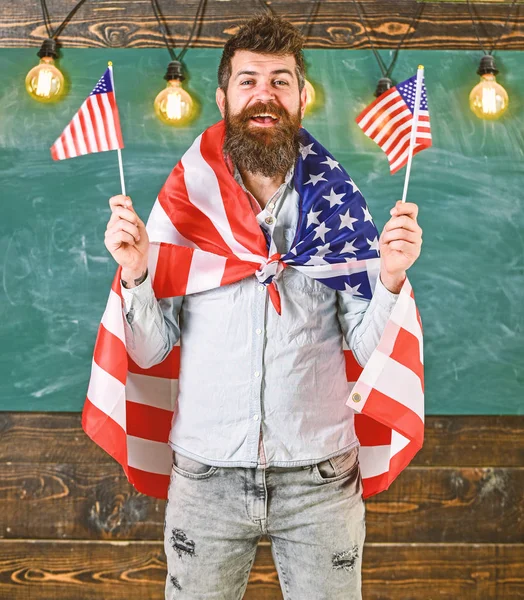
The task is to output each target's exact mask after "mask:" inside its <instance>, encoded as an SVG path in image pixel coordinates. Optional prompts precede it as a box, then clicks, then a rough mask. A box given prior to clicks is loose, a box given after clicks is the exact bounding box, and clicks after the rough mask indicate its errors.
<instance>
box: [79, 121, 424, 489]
mask: <svg viewBox="0 0 524 600" xmlns="http://www.w3.org/2000/svg"><path fill="white" fill-rule="evenodd" d="M224 135H225V126H224V123H223V121H221V122H219V123H217V124H215V125H213V126H212V127H210V128H209V129H207V130H206V131H205V132H204V133H203V134H202V135H201V136H199V137H198V138H197V139H196V140H195V142H194V143H193V145H192V146H191V148H190V149H189V150H188V151H187V152H186V153H185V154H184V156H183V157H182V159H181V160H180V162H179V163H178V164H177V165H176V166H175V168H174V169H173V171H172V172H171V174H170V175H169V177H168V179H167V181H166V183H165V184H164V186H163V187H162V189H161V191H160V193H159V195H158V198H157V200H156V202H155V204H154V206H153V209H152V211H151V214H150V217H149V219H148V222H147V231H148V234H149V238H150V252H149V271H150V275H151V278H152V281H153V289H154V292H155V295H156V297H157V298H159V299H160V298H165V297H170V296H176V295H185V294H191V293H195V292H200V291H204V290H207V289H211V288H215V287H218V286H221V285H227V284H229V283H232V282H234V281H238V280H240V279H243V278H245V277H249V276H255V277H256V278H257V279H258V281H259V282H260V283H262V284H263V285H267V286H268V292H269V293H270V296H271V300H272V302H273V305H274V307H275V309H276V310H277V311H280V302H279V294H278V285H279V277H278V275H279V273H280V272H281V271H282V269H284V268H295V269H297V270H299V271H301V272H303V273H304V274H306V275H308V276H310V277H313V278H315V279H318V280H319V281H322V282H323V283H324V284H325V285H327V286H329V287H331V288H333V289H337V290H345V291H347V292H349V293H352V294H355V295H357V296H360V297H365V298H371V296H372V294H373V290H374V288H375V284H376V280H377V277H378V274H379V271H380V258H379V246H378V232H377V229H376V227H375V224H374V223H373V219H372V217H371V215H370V212H369V209H368V207H367V205H366V202H365V200H364V198H363V196H362V194H361V193H360V191H359V189H358V187H357V186H356V185H355V183H354V182H353V181H352V180H351V178H350V177H349V175H348V174H347V173H346V171H345V170H344V169H343V168H342V166H341V165H340V164H339V163H338V162H337V161H336V160H335V159H334V158H333V156H332V155H331V154H330V153H329V152H328V151H327V150H326V149H325V148H324V147H323V146H322V145H321V144H320V143H319V142H318V141H316V140H315V139H314V138H313V136H311V135H310V134H309V133H308V132H307V131H306V130H305V129H302V130H301V135H302V143H301V146H300V156H299V158H298V160H297V164H296V168H295V173H294V185H295V186H296V189H297V191H298V192H299V196H300V199H301V201H300V216H299V222H298V226H297V231H296V235H295V238H294V240H293V242H292V244H291V250H290V251H289V252H288V253H287V254H285V255H281V254H278V253H277V252H276V248H275V247H274V246H273V243H272V241H271V240H270V239H269V238H268V237H266V236H265V235H264V233H263V231H262V229H261V228H260V226H259V225H258V222H257V221H256V217H255V214H254V212H253V209H252V207H251V205H250V202H249V200H248V198H247V196H246V194H245V192H244V191H243V190H242V188H241V187H240V185H239V184H238V183H237V182H236V181H235V179H234V177H233V175H232V171H231V169H230V168H229V167H228V164H227V162H226V159H225V158H224V156H223V153H222V147H223V141H224ZM120 272H121V270H120V269H118V270H117V273H116V275H115V278H114V280H113V285H112V289H111V292H110V296H109V301H108V304H107V307H106V311H105V313H104V315H103V317H102V323H101V325H100V328H99V332H98V337H97V340H96V343H95V350H94V357H93V363H92V371H91V378H90V382H89V389H88V393H87V398H86V402H85V405H84V411H83V418H82V425H83V428H84V430H85V432H86V433H87V434H88V435H89V436H90V437H91V438H92V439H93V440H94V441H95V442H96V443H97V444H98V445H100V446H101V447H102V448H104V449H105V450H106V451H107V452H108V453H109V454H111V456H113V457H114V458H115V459H116V460H117V461H118V462H119V463H120V464H121V465H122V467H123V469H124V471H125V473H126V475H127V477H128V479H129V481H130V482H131V483H132V484H133V485H134V486H135V487H136V489H137V490H139V491H140V492H143V493H145V494H148V495H151V496H155V497H158V498H166V497H167V489H168V486H169V480H170V473H171V467H172V451H171V448H170V447H169V445H168V438H169V433H170V430H171V425H172V420H173V419H175V418H176V397H177V389H178V377H179V369H180V345H179V344H177V345H176V346H175V347H174V348H173V349H172V351H171V353H170V354H169V355H168V356H167V358H166V359H165V360H164V361H163V362H162V363H160V364H158V365H155V366H153V367H152V368H150V369H142V368H140V367H139V366H138V365H136V364H135V363H134V362H133V360H132V359H131V358H130V356H129V355H128V354H127V350H126V342H125V334H124V315H123V310H122V296H121V288H120ZM344 353H345V357H346V365H347V369H346V370H347V378H348V381H349V382H350V383H351V388H350V389H351V393H350V394H349V396H348V399H347V402H346V404H347V406H348V407H349V408H351V409H353V410H354V411H355V428H356V433H357V436H358V438H359V440H360V444H361V451H360V465H361V472H362V479H363V486H364V492H363V495H364V497H368V496H371V495H373V494H377V493H378V492H380V491H382V490H384V489H387V488H388V487H389V485H390V484H391V483H392V481H393V480H394V479H395V478H396V477H397V475H398V474H399V473H400V472H401V471H402V469H404V467H405V466H406V465H407V464H408V463H409V462H410V461H411V459H412V458H413V456H414V455H415V454H416V452H418V450H419V449H420V448H421V447H422V443H423V437H424V395H423V367H422V362H423V360H422V327H421V323H420V317H419V314H418V310H417V307H416V305H415V300H414V296H413V293H412V290H411V286H410V284H409V281H407V280H406V282H405V284H404V286H403V288H402V291H401V292H400V295H399V299H398V300H397V303H396V304H395V307H394V309H393V312H392V315H391V318H390V319H389V321H388V323H387V326H386V329H385V332H384V335H383V336H382V339H381V340H380V343H379V345H378V347H377V349H376V350H375V352H374V353H373V355H372V356H371V358H370V359H369V361H368V363H367V365H366V367H365V368H364V369H363V370H362V368H361V367H360V366H359V365H358V363H357V362H356V360H355V358H354V357H353V354H352V352H351V351H350V350H348V348H347V347H346V346H344ZM319 360H329V357H319Z"/></svg>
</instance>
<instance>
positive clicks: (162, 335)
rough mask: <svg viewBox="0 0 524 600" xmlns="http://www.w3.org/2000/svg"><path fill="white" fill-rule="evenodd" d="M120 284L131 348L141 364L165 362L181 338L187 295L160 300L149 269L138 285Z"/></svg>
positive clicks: (149, 364)
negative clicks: (181, 325) (180, 320)
mask: <svg viewBox="0 0 524 600" xmlns="http://www.w3.org/2000/svg"><path fill="white" fill-rule="evenodd" d="M120 287H121V290H122V297H123V299H124V306H123V312H124V332H125V337H126V346H127V351H128V353H129V355H130V356H131V358H132V359H133V360H134V361H135V362H136V364H137V365H138V366H139V367H141V368H142V369H148V368H150V367H152V366H153V365H156V364H158V363H161V362H162V361H163V360H164V359H165V358H166V356H167V355H168V354H169V352H171V349H172V348H173V346H174V345H175V344H176V343H177V342H178V340H179V338H180V327H179V322H178V316H179V313H180V308H181V306H182V302H183V299H184V296H175V297H172V298H162V299H160V300H157V299H156V297H155V294H154V292H153V287H152V285H151V278H150V276H149V273H148V275H147V277H146V278H145V280H144V281H143V282H142V283H141V284H140V285H137V286H136V287H133V288H130V289H126V288H125V287H124V286H123V285H122V284H120Z"/></svg>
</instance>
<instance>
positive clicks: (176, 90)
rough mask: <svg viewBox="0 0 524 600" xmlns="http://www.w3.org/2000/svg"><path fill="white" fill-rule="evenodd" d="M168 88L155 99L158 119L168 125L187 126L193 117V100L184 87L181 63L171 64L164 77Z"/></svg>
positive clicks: (172, 62)
mask: <svg viewBox="0 0 524 600" xmlns="http://www.w3.org/2000/svg"><path fill="white" fill-rule="evenodd" d="M164 79H166V80H167V86H166V88H165V89H163V90H162V91H161V92H160V93H159V94H158V96H157V97H156V98H155V112H156V114H157V117H158V118H159V119H160V120H161V121H162V123H166V125H175V126H179V125H185V124H186V123H188V122H189V121H190V120H191V119H192V117H193V114H194V112H193V105H194V103H193V99H192V98H191V96H190V95H189V93H188V92H186V90H185V89H184V88H183V87H182V81H183V80H184V75H183V72H182V65H181V64H180V62H178V61H176V60H174V61H171V62H170V63H169V66H168V67H167V72H166V74H165V76H164Z"/></svg>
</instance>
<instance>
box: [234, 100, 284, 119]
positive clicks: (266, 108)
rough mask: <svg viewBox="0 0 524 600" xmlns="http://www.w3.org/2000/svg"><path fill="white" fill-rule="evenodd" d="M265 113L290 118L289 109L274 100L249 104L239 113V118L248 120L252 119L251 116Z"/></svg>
mask: <svg viewBox="0 0 524 600" xmlns="http://www.w3.org/2000/svg"><path fill="white" fill-rule="evenodd" d="M265 113H269V114H272V115H275V117H278V118H279V119H282V120H286V119H289V113H288V112H287V110H286V109H285V108H283V107H282V106H279V105H278V104H274V103H273V102H267V103H263V102H258V103H257V104H253V105H251V106H248V107H247V108H245V109H244V110H242V111H241V112H240V114H238V115H237V118H238V119H240V120H242V121H244V122H247V121H249V119H251V117H256V116H257V115H260V114H265Z"/></svg>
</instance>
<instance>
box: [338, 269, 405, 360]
mask: <svg viewBox="0 0 524 600" xmlns="http://www.w3.org/2000/svg"><path fill="white" fill-rule="evenodd" d="M398 296H399V295H398V294H393V293H392V292H390V291H389V290H388V289H387V288H386V287H385V286H384V284H383V283H382V281H381V280H380V277H378V278H377V283H376V286H375V291H374V292H373V297H372V298H371V300H367V299H365V298H359V297H358V296H355V295H353V294H351V293H349V292H341V291H338V292H337V313H338V320H339V322H340V326H341V328H342V333H343V335H344V338H345V340H346V343H347V345H348V347H349V348H350V349H351V350H352V351H353V354H354V355H355V358H356V359H357V361H358V363H359V364H360V366H361V367H363V366H365V364H366V363H367V361H368V360H369V357H370V356H371V354H372V353H373V351H374V350H375V348H376V347H377V345H378V343H379V341H380V338H381V337H382V333H383V332H384V328H385V327H386V323H387V321H388V319H389V317H390V315H391V311H392V309H393V307H394V306H395V303H396V301H397V298H398Z"/></svg>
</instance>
